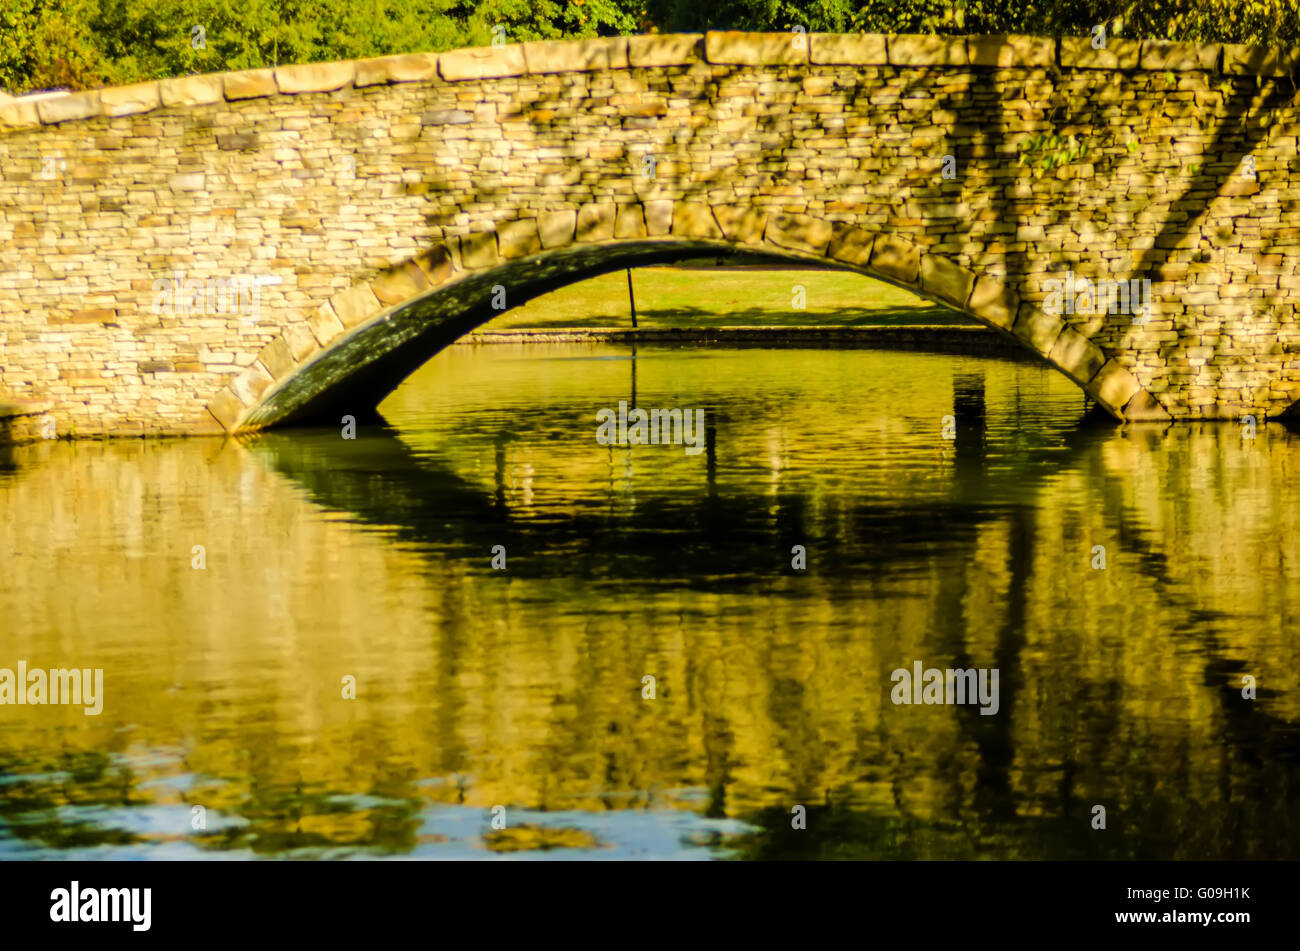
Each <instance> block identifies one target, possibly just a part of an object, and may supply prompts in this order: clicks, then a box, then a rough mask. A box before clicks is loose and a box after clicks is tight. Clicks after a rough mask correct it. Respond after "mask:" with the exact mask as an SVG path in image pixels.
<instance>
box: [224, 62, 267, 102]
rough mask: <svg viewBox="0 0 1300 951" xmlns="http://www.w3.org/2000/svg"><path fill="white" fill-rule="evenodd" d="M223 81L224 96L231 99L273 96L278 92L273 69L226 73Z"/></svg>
mask: <svg viewBox="0 0 1300 951" xmlns="http://www.w3.org/2000/svg"><path fill="white" fill-rule="evenodd" d="M223 82H224V91H225V96H226V98H227V99H228V100H232V101H233V100H236V99H256V98H258V97H260V96H274V95H275V94H276V93H277V92H279V87H277V86H276V84H275V70H273V69H246V70H243V71H241V72H238V73H226V74H225V76H224V77H223Z"/></svg>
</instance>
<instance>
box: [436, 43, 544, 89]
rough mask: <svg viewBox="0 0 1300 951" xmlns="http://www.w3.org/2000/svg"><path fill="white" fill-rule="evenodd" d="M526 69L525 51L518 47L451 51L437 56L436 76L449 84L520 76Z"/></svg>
mask: <svg viewBox="0 0 1300 951" xmlns="http://www.w3.org/2000/svg"><path fill="white" fill-rule="evenodd" d="M526 68H527V66H526V63H525V61H524V48H523V46H521V45H520V44H518V43H508V44H506V45H505V46H477V47H474V48H473V49H467V50H452V51H451V52H449V53H442V54H440V55H439V56H438V72H440V73H441V74H442V78H443V79H445V80H447V81H448V82H456V81H458V80H462V79H498V78H501V77H503V76H522V75H523V74H524V72H525V70H526Z"/></svg>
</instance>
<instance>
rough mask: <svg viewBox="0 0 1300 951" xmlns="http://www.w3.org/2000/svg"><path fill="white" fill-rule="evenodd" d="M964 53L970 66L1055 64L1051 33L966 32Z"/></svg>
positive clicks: (1038, 67) (1030, 67) (1008, 66)
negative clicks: (1041, 34) (969, 34)
mask: <svg viewBox="0 0 1300 951" xmlns="http://www.w3.org/2000/svg"><path fill="white" fill-rule="evenodd" d="M966 56H967V58H968V59H969V60H970V64H971V65H972V66H994V67H998V68H1001V69H1008V68H1016V69H1046V68H1049V67H1052V66H1055V65H1056V41H1055V40H1054V39H1052V38H1051V37H1043V36H1022V35H1016V34H1009V35H1006V36H968V37H966Z"/></svg>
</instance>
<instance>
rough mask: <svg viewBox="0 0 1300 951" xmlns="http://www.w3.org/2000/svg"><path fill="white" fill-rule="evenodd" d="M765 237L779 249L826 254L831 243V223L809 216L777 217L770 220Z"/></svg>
mask: <svg viewBox="0 0 1300 951" xmlns="http://www.w3.org/2000/svg"><path fill="white" fill-rule="evenodd" d="M764 235H765V237H766V238H767V240H768V241H770V242H772V243H773V244H775V245H777V246H778V247H782V248H789V249H790V250H791V251H804V252H807V253H809V254H825V253H826V247H827V245H829V244H830V241H831V223H830V222H829V221H825V220H823V219H821V218H813V217H811V216H809V215H775V216H773V217H772V218H770V219H769V220H768V223H767V231H766V232H765V233H764Z"/></svg>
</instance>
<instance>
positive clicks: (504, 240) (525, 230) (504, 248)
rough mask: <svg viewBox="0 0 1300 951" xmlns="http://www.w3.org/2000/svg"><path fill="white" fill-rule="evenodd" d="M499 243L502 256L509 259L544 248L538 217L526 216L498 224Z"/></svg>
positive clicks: (525, 255)
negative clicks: (539, 231)
mask: <svg viewBox="0 0 1300 951" xmlns="http://www.w3.org/2000/svg"><path fill="white" fill-rule="evenodd" d="M497 244H498V246H499V247H500V252H501V256H502V257H503V258H506V259H507V260H509V259H511V258H523V257H527V256H528V255H530V254H536V253H537V252H538V251H540V250H542V241H541V237H540V236H539V235H538V232H537V219H535V218H524V219H521V220H519V221H507V222H505V223H504V224H501V225H498V226H497Z"/></svg>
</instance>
